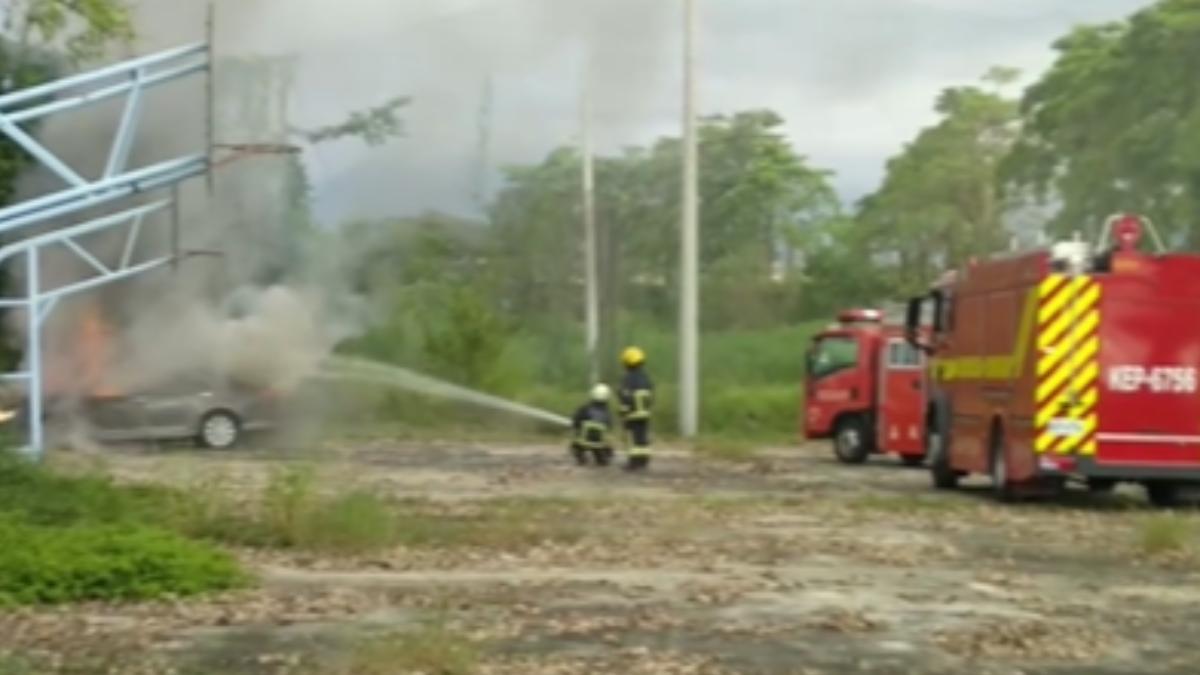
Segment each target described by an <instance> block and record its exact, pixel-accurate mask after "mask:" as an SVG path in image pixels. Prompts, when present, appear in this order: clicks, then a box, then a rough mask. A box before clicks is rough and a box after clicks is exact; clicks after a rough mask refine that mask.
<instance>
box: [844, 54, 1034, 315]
mask: <svg viewBox="0 0 1200 675" xmlns="http://www.w3.org/2000/svg"><path fill="white" fill-rule="evenodd" d="M1014 77H1015V71H1011V70H1007V69H994V70H992V71H991V72H989V73H988V75H987V76H986V77H985V81H987V82H989V83H991V84H992V85H994V86H995V87H997V89H983V88H980V87H955V88H951V89H947V90H945V91H943V92H942V94H941V95H940V96H939V97H938V101H937V105H936V110H937V112H938V113H939V114H940V115H941V120H940V121H939V122H938V123H937V124H935V125H933V126H931V127H929V128H927V129H925V130H923V131H922V132H921V133H920V134H918V136H917V137H916V139H915V140H913V141H912V142H911V143H909V144H908V145H907V146H906V147H905V148H904V150H903V152H901V153H900V154H899V155H898V156H896V157H894V158H892V159H891V160H890V161H889V162H888V164H887V172H886V175H885V177H884V181H883V185H882V186H881V187H880V189H879V190H878V191H877V192H875V193H874V194H872V195H870V196H868V197H867V198H865V199H864V200H863V201H862V203H861V205H860V211H859V214H858V218H857V228H858V229H859V231H857V232H854V233H853V241H852V242H847V243H851V244H853V245H854V247H855V248H857V250H854V251H853V255H852V257H855V258H857V259H859V260H861V261H863V262H862V263H860V264H874V265H878V266H880V267H882V268H884V269H887V270H888V271H889V272H890V273H891V274H892V275H893V277H894V285H893V289H894V290H893V293H894V294H897V295H906V294H910V293H912V292H914V291H917V290H919V289H921V288H923V287H924V286H925V284H927V283H928V282H929V280H930V278H931V277H932V276H934V275H935V274H936V273H937V272H938V270H940V269H942V268H945V267H948V266H957V265H959V264H961V263H963V262H964V261H965V260H966V259H967V258H969V257H971V256H975V255H982V254H987V253H990V252H993V251H996V250H998V249H1001V248H1003V247H1004V246H1005V245H1006V244H1007V243H1008V239H1009V237H1010V236H1011V234H1010V232H1009V230H1008V229H1007V228H1006V226H1005V218H1004V216H1005V214H1006V211H1007V205H1006V204H1005V202H1004V201H1003V200H1002V199H1001V195H1000V192H999V189H998V187H999V168H1000V165H1001V162H1002V161H1003V160H1004V158H1005V157H1006V156H1007V155H1008V153H1009V152H1010V150H1011V148H1012V146H1013V144H1014V143H1015V141H1016V138H1017V135H1018V133H1019V127H1018V121H1017V104H1016V102H1014V101H1012V100H1009V99H1008V98H1006V97H1004V96H1003V95H1002V94H1001V93H1000V91H999V90H998V87H1001V86H1003V85H1005V84H1008V83H1010V82H1011V81H1012V80H1013V79H1014ZM849 234H850V233H848V232H841V233H840V234H839V235H838V236H841V237H846V236H848V235H849Z"/></svg>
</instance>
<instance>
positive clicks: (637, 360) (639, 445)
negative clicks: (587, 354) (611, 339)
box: [618, 347, 654, 471]
mask: <svg viewBox="0 0 1200 675" xmlns="http://www.w3.org/2000/svg"><path fill="white" fill-rule="evenodd" d="M621 364H622V365H624V366H625V377H624V379H623V380H622V381H621V390H620V392H619V393H618V398H619V399H620V403H621V418H622V419H623V420H624V422H625V430H626V432H628V434H629V437H630V439H631V441H632V443H631V446H630V448H629V463H628V464H626V465H625V468H626V469H627V470H629V471H640V470H642V469H645V468H646V467H648V466H649V465H650V408H651V406H652V404H653V403H654V383H653V382H651V381H650V376H649V375H647V374H646V354H645V352H643V351H642V350H641V349H638V348H637V347H629V348H627V349H626V350H625V351H624V352H622V353H621Z"/></svg>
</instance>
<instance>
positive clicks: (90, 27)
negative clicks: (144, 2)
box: [6, 0, 134, 62]
mask: <svg viewBox="0 0 1200 675" xmlns="http://www.w3.org/2000/svg"><path fill="white" fill-rule="evenodd" d="M6 20H7V24H8V25H7V31H6V32H7V33H8V36H9V38H10V39H12V40H14V41H15V42H16V44H18V45H19V46H20V48H21V49H28V48H30V47H38V46H43V47H51V48H54V47H57V46H59V45H61V46H62V51H63V53H64V55H65V56H66V57H68V58H70V59H71V60H72V61H75V62H81V61H86V60H88V59H93V58H96V57H98V56H100V55H102V54H103V53H104V51H105V50H106V49H107V48H109V47H110V46H111V45H113V44H121V43H128V42H129V41H131V40H132V39H133V36H134V28H133V16H132V14H131V12H130V7H129V3H127V2H125V0H8V8H7V14H6Z"/></svg>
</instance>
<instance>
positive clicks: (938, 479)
mask: <svg viewBox="0 0 1200 675" xmlns="http://www.w3.org/2000/svg"><path fill="white" fill-rule="evenodd" d="M1146 227H1150V228H1152V227H1153V226H1152V224H1150V223H1149V221H1146V220H1144V219H1141V218H1138V217H1136V216H1128V215H1126V216H1115V217H1113V218H1111V219H1109V221H1108V223H1106V226H1105V229H1104V234H1103V235H1102V237H1101V241H1100V243H1099V246H1097V247H1096V249H1092V248H1091V247H1090V246H1089V245H1088V244H1087V243H1085V242H1082V241H1070V242H1062V243H1059V244H1055V245H1054V246H1053V247H1051V248H1050V249H1049V250H1041V251H1035V252H1031V253H1026V254H1017V255H1012V256H1008V257H1004V258H998V259H993V260H987V261H981V262H978V263H973V264H971V265H968V266H967V268H966V269H965V270H962V272H961V273H960V274H958V275H951V276H948V277H946V278H944V279H943V280H942V283H940V284H938V285H937V286H936V287H935V288H933V289H932V291H931V292H930V293H929V294H928V295H926V296H923V297H920V298H916V299H914V300H913V301H911V302H910V304H909V308H908V317H907V322H906V324H907V325H906V333H907V336H906V337H907V339H908V340H909V342H910V343H911V344H913V345H915V346H917V347H918V348H920V349H921V350H922V351H924V352H926V353H927V354H930V355H931V356H932V362H931V366H930V371H929V378H930V386H929V388H928V398H927V401H926V404H925V419H926V424H927V427H928V433H927V434H926V448H927V454H928V455H929V462H928V463H929V466H930V472H931V474H932V478H933V483H934V485H935V486H936V487H938V488H942V489H949V488H954V487H955V486H956V485H957V484H958V481H959V479H960V478H962V477H964V476H967V475H970V474H986V475H989V476H990V478H991V482H992V486H993V490H994V491H995V493H996V495H997V496H998V497H999V498H1001V499H1010V498H1012V497H1015V496H1018V495H1022V494H1028V493H1031V492H1042V491H1047V490H1048V491H1050V492H1052V493H1056V492H1057V491H1058V490H1060V489H1062V487H1063V486H1065V485H1066V484H1067V482H1069V481H1071V482H1082V483H1085V484H1087V485H1088V486H1090V487H1091V488H1092V489H1094V490H1108V489H1111V488H1112V487H1113V486H1114V485H1115V484H1117V483H1119V482H1136V483H1140V484H1142V485H1144V486H1145V488H1146V491H1147V493H1148V495H1149V497H1150V500H1151V501H1152V502H1153V503H1155V504H1156V505H1162V506H1169V505H1173V504H1176V503H1178V502H1179V501H1180V500H1181V499H1184V498H1185V497H1188V498H1190V495H1189V493H1191V492H1193V491H1195V490H1196V488H1198V487H1200V390H1198V386H1197V385H1198V381H1200V380H1198V372H1200V256H1196V255H1187V254H1174V253H1165V252H1163V250H1162V246H1161V242H1160V241H1159V240H1158V237H1157V234H1155V240H1156V243H1158V249H1159V252H1158V253H1156V254H1147V253H1144V252H1142V251H1140V250H1139V246H1138V244H1139V241H1140V239H1141V235H1142V232H1143V230H1144V228H1146ZM1151 232H1153V230H1152V229H1151ZM1112 233H1115V235H1116V236H1115V238H1114V239H1115V242H1114V243H1113V244H1112V245H1111V246H1110V245H1109V243H1108V240H1109V238H1110V235H1111V234H1112ZM925 329H928V331H929V332H928V333H926V334H922V333H921V331H922V330H925ZM924 335H927V336H928V337H925V336H924Z"/></svg>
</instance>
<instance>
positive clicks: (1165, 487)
mask: <svg viewBox="0 0 1200 675" xmlns="http://www.w3.org/2000/svg"><path fill="white" fill-rule="evenodd" d="M1146 496H1147V497H1148V498H1149V499H1150V503H1151V504H1153V505H1155V506H1157V507H1158V508H1160V509H1169V508H1173V507H1176V506H1179V503H1180V499H1179V486H1178V485H1176V484H1174V483H1146Z"/></svg>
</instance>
